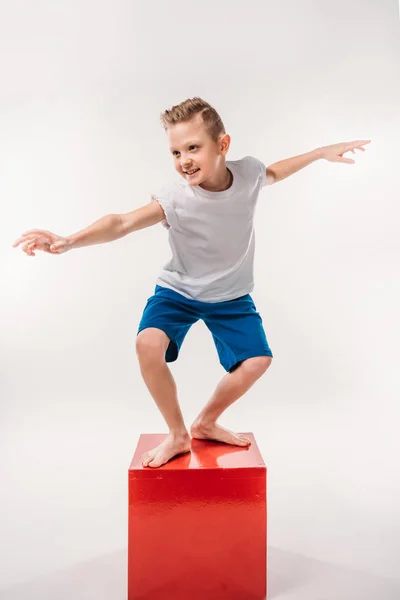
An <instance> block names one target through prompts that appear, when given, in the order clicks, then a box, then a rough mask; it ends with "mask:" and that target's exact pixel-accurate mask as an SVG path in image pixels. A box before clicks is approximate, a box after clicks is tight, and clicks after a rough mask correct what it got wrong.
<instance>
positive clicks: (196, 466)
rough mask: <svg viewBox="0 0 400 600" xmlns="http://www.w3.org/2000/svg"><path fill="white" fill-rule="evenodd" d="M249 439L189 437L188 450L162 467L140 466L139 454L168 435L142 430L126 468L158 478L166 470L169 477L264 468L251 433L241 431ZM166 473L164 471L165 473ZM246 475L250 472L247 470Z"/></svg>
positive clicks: (150, 448)
mask: <svg viewBox="0 0 400 600" xmlns="http://www.w3.org/2000/svg"><path fill="white" fill-rule="evenodd" d="M242 435H245V436H246V437H247V438H249V439H250V440H251V445H250V446H246V447H242V446H231V445H229V444H223V443H220V442H214V441H212V440H196V439H192V443H191V451H190V452H187V453H186V454H182V455H180V456H176V457H175V458H173V459H172V460H170V461H169V462H167V463H166V464H165V465H162V466H161V467H157V468H152V467H143V465H142V462H141V457H142V455H143V454H144V453H145V452H148V451H149V450H152V449H153V448H155V447H156V446H158V445H159V444H161V443H162V442H163V441H164V440H165V439H166V437H167V434H163V433H162V434H158V433H142V434H141V435H140V437H139V441H138V445H137V447H136V451H135V454H134V456H133V459H132V462H131V465H130V467H129V471H135V472H136V475H138V473H137V472H138V471H142V473H141V475H142V476H149V477H157V476H159V474H160V471H164V472H168V473H169V474H170V475H171V476H173V475H174V474H175V475H179V473H180V474H181V475H182V471H193V470H208V471H210V470H214V471H215V470H217V471H219V470H220V469H223V470H224V475H228V473H229V471H230V470H231V471H232V475H234V473H235V472H237V470H238V469H240V470H242V469H246V470H247V469H249V470H250V471H256V472H257V471H258V472H260V471H265V469H266V467H265V463H264V461H263V459H262V456H261V453H260V450H259V448H258V446H257V443H256V440H255V438H254V435H253V434H252V433H247V432H246V433H243V434H242ZM166 474H167V473H165V475H166ZM248 474H249V472H248Z"/></svg>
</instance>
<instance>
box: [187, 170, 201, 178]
mask: <svg viewBox="0 0 400 600" xmlns="http://www.w3.org/2000/svg"><path fill="white" fill-rule="evenodd" d="M198 171H200V169H195V170H194V171H184V173H185V175H189V177H193V175H196V173H197V172H198Z"/></svg>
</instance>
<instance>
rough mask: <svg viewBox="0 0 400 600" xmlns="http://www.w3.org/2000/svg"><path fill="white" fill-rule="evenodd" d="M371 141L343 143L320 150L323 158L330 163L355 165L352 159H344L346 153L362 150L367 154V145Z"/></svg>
mask: <svg viewBox="0 0 400 600" xmlns="http://www.w3.org/2000/svg"><path fill="white" fill-rule="evenodd" d="M370 141H371V140H356V141H354V142H341V143H340V144H332V145H331V146H324V147H323V148H320V156H321V158H325V159H326V160H329V161H330V162H343V163H350V164H353V163H354V162H355V161H354V160H353V159H352V158H343V154H344V153H345V152H350V151H351V152H352V153H353V154H355V152H354V150H355V149H357V150H361V151H362V152H365V148H363V146H365V144H369V143H370Z"/></svg>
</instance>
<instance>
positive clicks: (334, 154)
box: [266, 140, 371, 185]
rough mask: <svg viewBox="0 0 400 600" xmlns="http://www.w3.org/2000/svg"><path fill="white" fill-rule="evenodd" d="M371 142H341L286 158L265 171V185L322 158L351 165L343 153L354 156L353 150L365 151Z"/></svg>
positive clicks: (280, 179)
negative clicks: (350, 153)
mask: <svg viewBox="0 0 400 600" xmlns="http://www.w3.org/2000/svg"><path fill="white" fill-rule="evenodd" d="M370 141H371V140H356V141H353V142H341V143H339V144H332V145H331V146H323V147H322V148H316V149H315V150H311V152H306V153H305V154H299V156H293V157H292V158H286V159H284V160H280V161H279V162H276V163H273V164H272V165H269V166H268V167H267V169H266V174H267V181H266V185H271V184H272V183H277V182H278V181H282V179H286V177H289V175H293V173H297V171H300V169H303V168H304V167H307V166H308V165H310V164H311V163H313V162H315V161H316V160H319V159H320V158H324V159H325V160H328V161H330V162H343V163H349V164H353V163H354V162H355V161H354V160H353V159H352V158H344V157H343V154H345V152H352V153H353V154H355V150H361V151H362V152H364V151H365V148H363V146H365V145H366V144H369V143H370Z"/></svg>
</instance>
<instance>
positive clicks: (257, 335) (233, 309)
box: [138, 285, 273, 371]
mask: <svg viewBox="0 0 400 600" xmlns="http://www.w3.org/2000/svg"><path fill="white" fill-rule="evenodd" d="M199 319H202V320H203V321H204V323H205V324H206V326H207V327H208V329H209V330H210V331H211V333H212V336H213V340H214V344H215V346H216V348H217V352H218V356H219V361H220V363H221V365H222V366H223V367H224V369H225V370H226V371H233V370H234V369H235V368H236V367H238V366H239V364H240V363H241V362H242V361H243V360H245V359H246V358H251V357H253V356H273V354H272V352H271V350H270V347H269V345H268V342H267V338H266V336H265V332H264V328H263V325H262V319H261V317H260V315H259V313H258V312H257V310H256V307H255V305H254V302H253V299H252V298H251V296H250V294H246V295H245V296H241V297H240V298H235V299H234V300H227V301H225V302H199V301H198V300H190V299H188V298H185V296H182V294H178V292H175V291H174V290H171V289H169V288H165V287H161V286H159V285H157V286H156V288H155V291H154V295H153V296H151V297H150V298H149V299H148V300H147V304H146V307H145V309H144V312H143V316H142V319H141V321H140V324H139V329H138V334H139V333H140V331H142V330H143V329H146V328H148V327H156V328H157V329H161V330H162V331H164V333H166V334H167V336H168V337H169V339H170V343H169V345H168V348H167V351H166V354H165V360H166V362H173V361H174V360H176V359H177V358H178V354H179V350H180V348H181V346H182V343H183V340H184V339H185V336H186V334H187V332H188V331H189V329H190V327H191V326H192V325H193V324H194V323H196V322H197V321H198V320H199Z"/></svg>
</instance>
